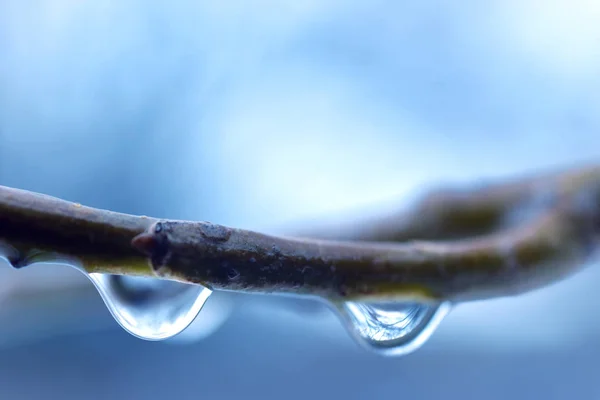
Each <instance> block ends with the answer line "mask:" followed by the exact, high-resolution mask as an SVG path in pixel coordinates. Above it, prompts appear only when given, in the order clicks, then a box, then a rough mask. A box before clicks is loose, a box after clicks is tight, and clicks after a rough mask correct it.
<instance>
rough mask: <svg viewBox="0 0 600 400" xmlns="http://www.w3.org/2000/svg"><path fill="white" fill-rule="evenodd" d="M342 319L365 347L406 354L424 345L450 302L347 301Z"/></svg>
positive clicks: (448, 309)
mask: <svg viewBox="0 0 600 400" xmlns="http://www.w3.org/2000/svg"><path fill="white" fill-rule="evenodd" d="M338 308H339V311H340V314H341V316H342V319H343V320H344V321H345V323H346V325H347V326H348V329H349V330H350V331H351V332H352V334H353V336H354V337H355V338H356V339H357V340H358V341H359V342H360V343H361V344H363V345H366V346H367V347H368V348H370V349H372V350H375V351H377V352H380V353H383V354H387V355H395V356H398V355H405V354H408V353H411V352H413V351H415V350H417V349H418V348H419V347H420V346H422V345H423V343H425V342H426V341H427V339H429V337H430V336H431V335H432V333H433V332H434V331H435V329H436V328H437V327H438V325H439V324H440V322H441V321H442V319H443V318H444V317H445V316H446V315H447V314H448V312H449V311H450V309H451V305H450V303H449V302H443V303H437V304H436V303H432V304H427V303H417V302H404V301H400V302H394V301H390V302H377V303H360V302H345V303H342V304H341V305H340V306H338Z"/></svg>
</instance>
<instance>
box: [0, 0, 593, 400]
mask: <svg viewBox="0 0 600 400" xmlns="http://www.w3.org/2000/svg"><path fill="white" fill-rule="evenodd" d="M413 3H414V2H398V1H366V0H364V1H363V0H356V1H339V0H331V1H328V0H325V1H315V0H306V1H296V0H293V1H292V0H277V1H275V0H257V1H251V0H236V1H228V2H221V1H206V2H193V1H175V2H168V3H165V2H158V1H141V0H137V1H135V0H134V1H97V2H81V1H72V0H59V1H50V0H47V1H43V0H32V1H20V0H3V1H0V184H2V185H9V186H15V187H19V188H24V189H30V190H35V191H40V192H45V193H47V194H51V195H55V196H59V197H63V198H66V199H69V200H73V201H78V202H81V203H85V204H87V205H91V206H97V207H102V208H110V209H114V210H118V211H122V212H129V213H135V214H147V215H155V216H161V217H169V218H183V219H201V220H211V221H214V222H218V223H223V224H229V225H234V226H238V227H244V228H254V229H263V230H269V231H273V232H275V231H278V230H279V231H284V230H285V229H286V228H285V227H288V226H293V225H294V224H295V223H301V222H302V221H303V220H314V219H318V218H319V217H321V216H323V217H326V218H330V217H331V216H332V215H343V213H345V212H347V211H348V212H349V211H353V210H354V212H358V211H360V213H376V212H381V211H384V210H386V209H389V208H391V207H398V206H402V205H403V204H408V203H409V201H410V199H412V198H414V195H415V194H417V193H420V192H422V191H423V190H425V189H426V188H427V187H431V186H434V185H435V184H436V183H444V182H456V183H461V182H471V181H475V180H479V179H481V178H485V177H488V178H491V177H509V176H513V175H514V174H520V173H525V172H531V171H535V170H538V169H540V168H545V167H553V166H557V165H568V164H570V163H573V162H577V161H586V160H591V159H594V157H598V156H600V75H598V73H597V71H598V70H599V68H600V25H599V24H598V23H597V21H598V19H599V18H600V6H599V5H598V4H597V3H596V2H594V1H589V0H587V1H586V0H571V1H567V0H563V1H558V0H551V1H541V0H536V1H534V0H525V1H516V0H510V1H505V0H497V1H488V2H483V3H482V2H478V1H463V2H448V1H441V0H427V1H422V2H418V4H413ZM0 263H1V262H0ZM597 267H598V266H596V268H591V269H588V270H586V271H584V272H583V273H581V274H579V275H577V276H575V277H573V278H571V279H569V280H567V281H565V282H563V283H560V284H557V285H554V286H553V287H551V288H548V289H544V290H540V291H538V292H535V293H531V294H529V295H525V296H522V297H519V298H513V299H502V300H495V301H486V302H479V303H474V304H466V305H461V306H459V307H458V308H456V309H455V310H454V311H453V312H452V313H451V314H450V316H449V317H448V318H447V319H446V321H445V322H444V323H442V325H441V327H440V329H439V330H438V332H437V333H436V334H434V336H433V338H432V339H431V340H430V341H429V342H428V343H427V344H426V345H425V346H424V347H423V348H422V349H421V350H419V351H417V352H416V353H414V354H412V355H410V356H408V357H405V358H398V359H386V358H381V357H380V356H376V355H373V354H370V353H369V352H366V351H365V350H364V349H362V348H360V347H357V346H356V345H355V344H354V343H353V342H352V341H351V339H350V338H349V337H348V335H347V333H346V332H345V331H344V329H343V328H342V325H341V324H340V322H339V321H338V320H337V318H336V317H335V316H334V315H333V314H332V313H331V312H330V311H329V310H328V309H325V308H323V307H322V306H321V305H319V304H318V303H315V302H312V301H296V300H293V299H287V298H271V297H266V296H228V295H225V294H221V293H217V294H216V295H215V296H214V297H211V299H210V300H209V302H208V304H207V308H206V310H205V311H206V312H205V313H204V314H201V316H200V317H199V318H198V320H197V321H196V323H195V324H194V326H193V329H192V330H191V331H190V332H187V333H186V335H183V336H182V337H180V338H178V340H170V341H167V342H162V343H150V342H144V341H141V340H138V339H135V338H133V337H132V336H129V335H128V334H127V333H125V332H124V331H122V330H121V329H120V328H119V327H118V325H117V324H116V323H115V322H114V321H113V320H112V319H111V317H110V316H109V314H108V311H106V309H105V308H104V307H103V305H102V302H101V300H100V298H99V296H97V295H96V294H95V292H94V291H93V288H92V285H91V284H90V283H89V282H88V281H87V280H86V279H85V278H84V277H83V276H80V275H79V274H78V273H77V272H75V271H74V270H71V269H69V268H68V267H64V266H47V265H46V266H35V267H32V268H31V269H30V270H28V271H25V270H24V271H13V270H11V269H10V268H9V267H8V266H7V265H6V264H3V263H1V264H0V280H1V287H0V398H7V399H8V398H20V399H21V398H22V399H25V398H55V397H60V398H64V399H76V398H77V399H78V398H90V399H96V398H166V397H167V396H169V397H170V396H172V397H173V398H199V397H207V398H254V397H257V398H263V399H269V398H282V397H284V398H290V399H305V398H321V397H326V396H330V397H334V398H347V399H348V398H398V397H399V396H400V397H409V396H410V397H412V396H418V397H419V398H433V397H437V396H441V395H444V396H445V397H446V398H461V399H464V398H482V397H483V398H490V399H496V398H498V399H500V398H507V397H511V398H531V397H535V398H562V397H565V396H566V395H571V396H576V397H581V398H593V397H597V396H600V387H599V386H598V385H597V384H596V383H595V382H596V378H597V376H596V374H595V371H598V367H599V365H600V361H599V360H600V339H598V338H599V337H600V297H599V296H598V295H597V293H598V289H597V288H598V287H599V285H600V272H599V268H597ZM229 314H230V315H229ZM226 316H229V318H228V319H226V320H225V322H224V323H223V324H222V325H221V322H222V320H224V319H225V318H222V317H226ZM215 330H216V331H215ZM213 331H214V332H213Z"/></svg>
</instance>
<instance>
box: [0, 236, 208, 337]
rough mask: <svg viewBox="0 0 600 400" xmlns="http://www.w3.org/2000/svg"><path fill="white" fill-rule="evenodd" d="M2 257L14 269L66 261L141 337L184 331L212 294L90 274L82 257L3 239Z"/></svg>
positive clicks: (198, 288) (149, 280)
mask: <svg viewBox="0 0 600 400" xmlns="http://www.w3.org/2000/svg"><path fill="white" fill-rule="evenodd" d="M0 258H2V259H5V260H7V261H8V262H9V264H10V265H12V266H13V267H14V268H23V267H26V266H29V265H32V264H40V263H46V264H48V263H49V264H65V265H69V266H71V267H74V268H75V269H77V270H78V271H80V272H82V273H83V274H84V275H86V276H87V277H88V278H89V279H90V280H91V281H92V283H93V284H94V286H95V287H96V289H97V290H98V292H99V293H100V296H101V297H102V300H103V301H104V304H106V306H107V307H108V309H109V311H110V313H111V314H112V316H113V317H114V318H115V320H116V321H117V322H118V323H119V325H121V326H122V327H123V328H124V329H125V330H126V331H127V332H129V333H131V334H132V335H134V336H137V337H139V338H141V339H146V340H163V339H168V338H170V337H173V336H175V335H177V334H178V333H180V332H182V331H183V330H184V329H185V328H187V327H188V325H190V324H191V323H192V321H193V320H194V319H195V318H196V316H197V315H198V313H199V312H200V310H201V309H202V307H203V306H204V303H205V302H206V300H207V299H208V297H209V296H210V294H211V293H212V291H211V290H210V289H207V288H205V287H204V286H200V285H191V284H186V283H181V282H172V281H166V280H159V279H155V278H144V277H130V276H120V275H106V274H98V273H92V274H88V273H87V272H86V271H85V269H84V268H83V267H82V266H81V263H80V262H79V260H77V259H75V258H73V257H69V256H65V255H61V254H58V253H53V252H45V251H38V250H35V249H32V250H29V251H28V252H27V253H19V251H17V249H16V248H14V247H13V246H10V245H9V244H7V243H5V242H2V241H0Z"/></svg>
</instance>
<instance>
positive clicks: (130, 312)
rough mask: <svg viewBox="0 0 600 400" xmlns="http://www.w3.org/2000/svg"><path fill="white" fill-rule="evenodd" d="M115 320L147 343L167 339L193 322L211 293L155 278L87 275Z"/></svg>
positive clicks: (196, 286)
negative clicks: (147, 341)
mask: <svg viewBox="0 0 600 400" xmlns="http://www.w3.org/2000/svg"><path fill="white" fill-rule="evenodd" d="M89 278H90V280H91V281H92V282H93V283H94V285H95V286H96V289H98V292H99V293H100V296H101V297H102V300H104V303H105V304H106V306H107V307H108V309H109V311H110V313H111V314H112V315H113V317H114V318H115V320H117V322H118V323H119V324H120V325H121V326H122V327H123V328H124V329H125V330H126V331H127V332H129V333H131V334H132V335H134V336H137V337H139V338H141V339H146V340H163V339H168V338H170V337H173V336H175V335H177V334H178V333H180V332H182V331H183V330H184V329H185V328H187V327H188V325H190V324H191V323H192V321H193V320H194V319H195V318H196V316H197V315H198V313H199V312H200V310H201V309H202V307H203V306H204V303H205V302H206V300H207V299H208V297H209V296H210V294H211V293H212V292H211V290H210V289H207V288H205V287H203V286H200V285H191V284H186V283H180V282H170V281H164V280H159V279H154V278H141V277H126V276H119V275H106V274H96V273H93V274H89Z"/></svg>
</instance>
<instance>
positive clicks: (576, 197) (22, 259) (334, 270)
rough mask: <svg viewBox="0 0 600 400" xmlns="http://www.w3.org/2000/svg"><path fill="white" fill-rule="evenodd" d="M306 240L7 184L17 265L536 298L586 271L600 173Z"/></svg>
mask: <svg viewBox="0 0 600 400" xmlns="http://www.w3.org/2000/svg"><path fill="white" fill-rule="evenodd" d="M302 236H307V237H309V238H299V237H294V238H291V237H290V238H287V237H276V236H270V235H264V234H260V233H257V232H251V231H246V230H241V229H234V228H229V227H224V226H221V225H215V224H211V223H208V222H190V221H175V220H161V219H157V218H149V217H142V216H133V215H127V214H120V213H115V212H111V211H106V210H99V209H94V208H89V207H85V206H81V205H79V204H75V203H71V202H68V201H64V200H60V199H57V198H53V197H49V196H45V195H42V194H37V193H32V192H28V191H23V190H19V189H13V188H8V187H1V186H0V240H1V241H3V242H5V245H4V246H3V248H4V255H5V257H6V258H7V259H8V260H9V262H10V263H11V264H12V265H13V266H15V267H23V266H26V265H28V264H31V263H33V262H38V261H40V260H41V261H44V260H48V261H51V260H55V259H60V257H68V258H69V259H70V260H72V262H78V263H80V264H81V265H82V266H83V268H85V270H86V271H88V272H100V273H109V274H126V275H136V276H157V277H160V278H164V279H172V280H178V281H183V282H188V283H195V284H202V285H205V286H207V287H209V288H212V289H221V290H235V291H255V292H266V293H273V292H285V293H296V294H306V295H319V296H324V297H327V298H330V299H363V298H378V299H381V298H389V297H394V298H397V297H402V298H411V299H414V298H418V299H419V300H423V299H435V300H452V301H466V300H472V299H482V298H490V297H497V296H506V295H514V294H518V293H522V292H524V291H528V290H532V289H535V288H539V287H542V286H545V285H547V284H550V283H552V282H556V281H559V280H560V279H562V278H563V277H565V276H567V275H569V274H572V273H575V272H576V271H578V270H579V269H580V268H581V267H582V266H583V265H585V263H586V262H587V261H588V260H589V259H590V257H591V256H592V255H593V254H594V253H595V250H596V249H597V248H598V244H599V238H600V166H597V165H592V166H586V167H579V168H571V169H565V170H562V171H555V172H551V173H546V174H543V175H538V176H532V177H526V178H522V179H518V180H515V181H512V182H496V183H489V184H487V185H479V186H478V187H476V188H473V189H443V190H438V191H434V192H432V193H431V194H430V195H428V196H426V197H425V198H424V199H423V200H422V202H421V203H420V204H418V205H417V207H416V208H415V209H412V210H409V212H405V213H398V214H396V215H392V216H389V217H386V218H382V219H380V220H371V221H364V222H362V223H354V224H352V225H351V226H349V227H341V226H338V227H337V228H334V229H330V230H324V231H321V232H313V233H311V234H308V235H302ZM0 248H2V246H0ZM73 260H75V261H73Z"/></svg>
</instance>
